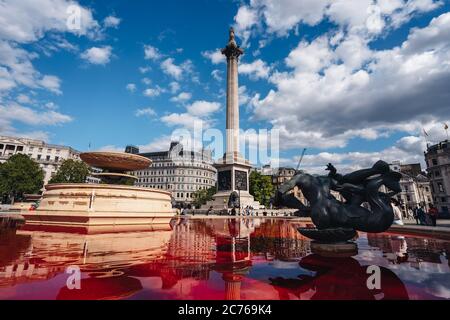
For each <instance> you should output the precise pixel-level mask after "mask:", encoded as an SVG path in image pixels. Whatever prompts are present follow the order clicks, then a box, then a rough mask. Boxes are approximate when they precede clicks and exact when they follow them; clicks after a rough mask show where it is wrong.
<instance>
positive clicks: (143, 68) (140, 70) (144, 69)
mask: <svg viewBox="0 0 450 320" xmlns="http://www.w3.org/2000/svg"><path fill="white" fill-rule="evenodd" d="M150 70H152V68H151V67H139V72H140V73H147V72H149V71H150Z"/></svg>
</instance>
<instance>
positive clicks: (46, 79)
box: [39, 75, 62, 94]
mask: <svg viewBox="0 0 450 320" xmlns="http://www.w3.org/2000/svg"><path fill="white" fill-rule="evenodd" d="M39 84H40V85H41V86H42V87H43V88H46V89H48V90H49V91H52V92H54V93H56V94H62V92H61V90H60V89H59V88H60V86H61V79H59V78H58V77H56V76H49V75H45V76H43V77H42V79H41V80H40V81H39Z"/></svg>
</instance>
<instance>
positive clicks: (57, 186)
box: [45, 183, 172, 196]
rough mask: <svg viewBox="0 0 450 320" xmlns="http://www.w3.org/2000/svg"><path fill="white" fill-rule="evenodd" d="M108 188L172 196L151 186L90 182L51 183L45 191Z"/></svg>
mask: <svg viewBox="0 0 450 320" xmlns="http://www.w3.org/2000/svg"><path fill="white" fill-rule="evenodd" d="M72 188H79V189H103V190H105V189H109V190H132V191H144V192H152V193H155V192H156V193H161V194H164V195H168V196H172V193H170V192H167V191H164V190H159V189H153V188H141V187H133V186H123V185H116V184H91V183H53V184H47V185H46V186H45V190H46V191H52V190H58V189H72Z"/></svg>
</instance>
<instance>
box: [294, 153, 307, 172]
mask: <svg viewBox="0 0 450 320" xmlns="http://www.w3.org/2000/svg"><path fill="white" fill-rule="evenodd" d="M305 153H306V148H304V149H303V152H302V155H301V156H300V159H299V160H298V164H297V169H296V170H295V172H298V168H300V164H301V163H302V161H303V157H304V156H305Z"/></svg>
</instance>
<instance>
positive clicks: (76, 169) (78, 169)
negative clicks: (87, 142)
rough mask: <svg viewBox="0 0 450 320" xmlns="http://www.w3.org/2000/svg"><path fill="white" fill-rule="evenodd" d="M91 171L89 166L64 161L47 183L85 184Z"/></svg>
mask: <svg viewBox="0 0 450 320" xmlns="http://www.w3.org/2000/svg"><path fill="white" fill-rule="evenodd" d="M90 172H91V170H90V168H89V166H88V165H87V164H86V163H84V162H82V161H77V160H73V159H66V160H64V161H63V163H62V164H61V166H60V167H59V169H58V171H57V172H56V174H55V175H54V176H53V177H52V178H51V179H50V181H49V183H85V182H86V178H87V176H88V175H89V174H90Z"/></svg>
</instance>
